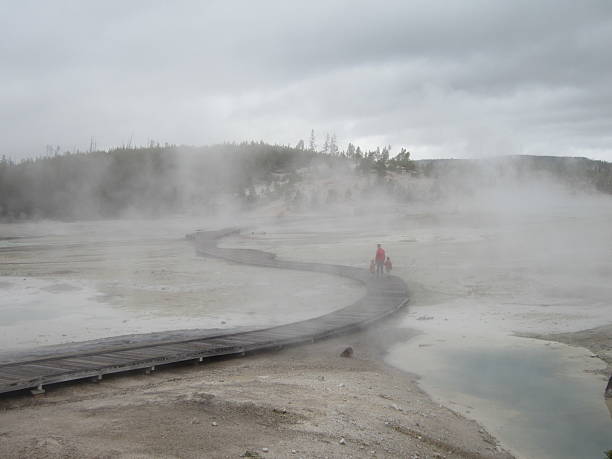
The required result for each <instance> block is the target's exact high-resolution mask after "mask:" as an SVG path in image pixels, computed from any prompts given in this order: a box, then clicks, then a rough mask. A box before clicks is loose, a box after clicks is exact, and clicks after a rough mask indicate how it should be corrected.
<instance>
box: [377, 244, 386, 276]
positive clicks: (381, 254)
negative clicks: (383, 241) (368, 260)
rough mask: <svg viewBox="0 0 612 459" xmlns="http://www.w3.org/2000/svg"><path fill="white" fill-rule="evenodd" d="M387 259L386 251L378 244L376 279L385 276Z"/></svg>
mask: <svg viewBox="0 0 612 459" xmlns="http://www.w3.org/2000/svg"><path fill="white" fill-rule="evenodd" d="M385 258H386V254H385V249H383V248H382V247H381V246H380V244H376V256H375V257H374V260H376V277H381V276H382V275H383V267H384V265H385Z"/></svg>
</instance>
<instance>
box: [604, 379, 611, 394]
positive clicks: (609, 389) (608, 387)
mask: <svg viewBox="0 0 612 459" xmlns="http://www.w3.org/2000/svg"><path fill="white" fill-rule="evenodd" d="M605 397H606V398H612V376H610V379H609V380H608V385H607V386H606V392H605Z"/></svg>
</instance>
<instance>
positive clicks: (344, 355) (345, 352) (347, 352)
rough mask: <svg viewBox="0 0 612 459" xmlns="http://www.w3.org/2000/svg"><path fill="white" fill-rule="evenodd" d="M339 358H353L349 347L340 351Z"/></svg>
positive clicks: (351, 349)
mask: <svg viewBox="0 0 612 459" xmlns="http://www.w3.org/2000/svg"><path fill="white" fill-rule="evenodd" d="M340 357H353V348H352V347H351V346H349V347H347V348H346V349H345V350H343V351H342V353H341V354H340Z"/></svg>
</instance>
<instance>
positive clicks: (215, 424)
mask: <svg viewBox="0 0 612 459" xmlns="http://www.w3.org/2000/svg"><path fill="white" fill-rule="evenodd" d="M210 425H211V426H213V427H217V426H218V425H219V424H217V423H216V422H214V421H213V422H211V423H210Z"/></svg>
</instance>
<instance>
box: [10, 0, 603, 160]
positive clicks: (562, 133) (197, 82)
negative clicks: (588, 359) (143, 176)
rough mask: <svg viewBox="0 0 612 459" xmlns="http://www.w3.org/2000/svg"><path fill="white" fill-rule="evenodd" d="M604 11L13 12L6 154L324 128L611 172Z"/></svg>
mask: <svg viewBox="0 0 612 459" xmlns="http://www.w3.org/2000/svg"><path fill="white" fill-rule="evenodd" d="M610 13H612V4H610V3H609V2H608V1H587V2H574V1H559V0H555V1H552V0H551V1H541V2H537V3H533V2H526V1H515V2H490V1H484V0H482V1H476V0H474V1H469V2H464V1H462V2H459V1H451V2H439V3H432V2H425V1H420V2H419V1H416V2H414V1H413V2H404V1H387V2H374V1H367V2H366V1H348V0H346V1H334V2H322V1H321V2H308V3H305V2H299V3H298V2H285V1H280V0H278V1H258V2H251V1H224V2H195V1H193V2H188V1H185V2H173V3H169V2H161V1H160V2H144V1H142V2H127V3H126V2H104V3H99V4H97V5H95V4H89V3H84V2H77V1H72V2H68V1H65V2H53V3H48V2H42V1H41V2H19V3H17V2H13V3H12V4H11V3H10V2H5V3H4V4H3V5H1V6H0V38H1V40H0V43H1V44H0V60H1V62H2V72H1V73H0V83H1V84H0V101H1V104H0V122H1V123H2V126H3V132H2V143H1V144H0V147H1V149H2V153H7V154H10V155H11V156H13V157H22V156H25V155H32V154H37V153H40V152H42V151H44V146H45V145H46V144H59V145H61V146H62V147H63V148H64V149H72V148H74V147H77V148H86V147H87V145H88V143H89V138H90V136H95V137H96V139H97V142H98V145H99V146H113V145H118V144H121V143H126V142H128V141H129V139H130V138H131V137H132V136H133V137H134V141H135V142H137V143H144V142H146V140H147V139H149V138H153V139H157V140H160V141H162V142H164V141H167V142H170V143H192V144H204V143H212V142H219V141H225V140H243V139H265V140H267V141H271V142H280V143H295V142H297V140H299V139H300V138H307V136H308V133H309V132H310V129H311V128H314V129H315V130H316V131H317V132H319V133H320V135H321V136H322V135H323V133H324V132H326V131H330V132H332V131H333V132H336V134H337V135H338V138H339V140H340V142H341V143H346V142H348V141H354V142H358V143H361V144H363V145H365V146H374V145H377V144H391V145H393V146H394V147H395V148H399V147H400V146H407V147H409V148H410V149H411V150H412V151H413V152H414V154H415V156H416V157H428V156H442V157H449V156H454V157H466V156H482V155H494V154H506V153H532V154H566V155H585V156H590V157H596V158H601V159H607V160H612V134H611V133H610V127H611V126H612V90H611V89H610V85H609V80H610V76H611V75H612V58H611V57H610V53H609V51H608V49H607V48H608V47H609V43H611V42H612V14H610Z"/></svg>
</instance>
